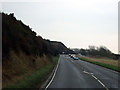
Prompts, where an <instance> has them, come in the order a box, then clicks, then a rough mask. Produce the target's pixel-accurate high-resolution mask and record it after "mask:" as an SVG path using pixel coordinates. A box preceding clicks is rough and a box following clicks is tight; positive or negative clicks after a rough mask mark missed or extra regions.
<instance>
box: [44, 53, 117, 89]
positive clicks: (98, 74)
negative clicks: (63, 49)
mask: <svg viewBox="0 0 120 90" xmlns="http://www.w3.org/2000/svg"><path fill="white" fill-rule="evenodd" d="M49 88H92V90H93V89H96V88H103V89H104V90H110V89H111V88H116V89H115V90H118V73H117V72H115V71H112V70H110V69H107V68H104V67H101V66H98V65H95V64H91V63H88V62H84V61H81V60H73V59H72V58H70V57H69V56H68V55H60V58H59V62H58V65H57V68H56V70H55V73H54V75H53V77H52V79H51V80H50V81H49V83H48V85H47V87H46V89H49Z"/></svg>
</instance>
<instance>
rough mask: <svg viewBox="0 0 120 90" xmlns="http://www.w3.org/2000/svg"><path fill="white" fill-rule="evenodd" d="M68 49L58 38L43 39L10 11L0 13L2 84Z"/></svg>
mask: <svg viewBox="0 0 120 90" xmlns="http://www.w3.org/2000/svg"><path fill="white" fill-rule="evenodd" d="M62 52H65V53H72V52H73V51H71V50H69V49H68V48H67V47H66V46H65V45H64V44H63V43H62V42H57V41H50V40H45V39H43V38H42V37H41V36H36V32H34V31H32V30H31V28H30V27H29V26H27V25H25V24H24V23H22V21H21V20H17V19H16V18H15V17H14V14H10V15H7V14H4V13H2V61H3V62H2V65H3V67H2V69H3V72H2V75H3V76H2V78H3V87H4V86H6V85H8V84H10V83H11V82H15V81H16V80H19V79H21V78H23V77H24V75H26V74H29V73H32V71H35V70H36V69H38V68H40V67H42V66H44V65H45V64H47V63H52V61H51V58H52V56H56V55H58V54H60V53H62Z"/></svg>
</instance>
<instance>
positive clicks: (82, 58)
mask: <svg viewBox="0 0 120 90" xmlns="http://www.w3.org/2000/svg"><path fill="white" fill-rule="evenodd" d="M77 56H78V57H79V59H80V60H82V61H87V62H90V63H93V64H96V65H100V66H103V67H106V68H109V69H112V70H115V71H118V72H120V67H119V65H118V64H119V62H118V64H116V65H113V64H112V62H113V63H114V60H113V61H112V62H111V64H110V63H109V60H108V61H107V62H108V63H109V64H107V63H106V62H104V60H103V62H101V61H102V60H99V59H96V60H95V59H92V58H88V57H81V56H79V55H77Z"/></svg>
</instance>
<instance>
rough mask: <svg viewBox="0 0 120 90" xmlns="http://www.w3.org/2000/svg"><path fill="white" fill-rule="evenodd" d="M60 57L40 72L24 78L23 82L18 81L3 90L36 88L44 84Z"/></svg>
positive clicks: (55, 58)
mask: <svg viewBox="0 0 120 90" xmlns="http://www.w3.org/2000/svg"><path fill="white" fill-rule="evenodd" d="M58 58H59V57H58V56H56V57H54V58H53V59H52V63H49V64H47V65H45V66H44V67H42V68H40V69H39V70H37V71H35V72H33V73H32V74H30V75H28V76H26V77H24V78H23V79H22V80H18V81H17V82H15V83H13V84H11V85H8V86H7V87H5V88H3V89H2V90H7V89H8V88H36V86H37V85H38V84H40V83H42V82H44V80H45V77H46V76H47V75H48V74H49V73H50V72H51V71H52V69H53V68H54V66H55V65H56V64H57V61H58Z"/></svg>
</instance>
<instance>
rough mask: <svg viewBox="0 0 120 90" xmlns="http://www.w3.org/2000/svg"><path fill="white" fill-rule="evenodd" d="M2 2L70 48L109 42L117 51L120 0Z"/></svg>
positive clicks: (46, 35)
mask: <svg viewBox="0 0 120 90" xmlns="http://www.w3.org/2000/svg"><path fill="white" fill-rule="evenodd" d="M12 1H13V2H8V0H6V2H2V11H4V12H6V13H14V14H15V17H16V18H17V19H18V20H22V21H23V23H25V24H26V25H29V26H30V27H31V28H32V30H34V31H35V32H37V35H40V36H42V37H43V38H46V39H50V40H55V41H61V42H63V43H64V44H65V45H66V46H67V47H68V48H69V47H70V48H88V45H95V46H100V45H103V46H106V47H107V48H109V49H110V50H111V51H112V52H114V53H118V1H119V0H30V1H28V0H26V2H25V0H22V1H21V2H18V1H16V2H14V1H15V0H12Z"/></svg>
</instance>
